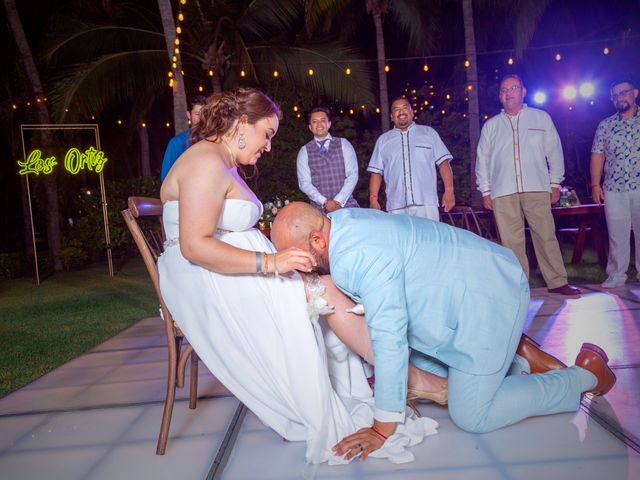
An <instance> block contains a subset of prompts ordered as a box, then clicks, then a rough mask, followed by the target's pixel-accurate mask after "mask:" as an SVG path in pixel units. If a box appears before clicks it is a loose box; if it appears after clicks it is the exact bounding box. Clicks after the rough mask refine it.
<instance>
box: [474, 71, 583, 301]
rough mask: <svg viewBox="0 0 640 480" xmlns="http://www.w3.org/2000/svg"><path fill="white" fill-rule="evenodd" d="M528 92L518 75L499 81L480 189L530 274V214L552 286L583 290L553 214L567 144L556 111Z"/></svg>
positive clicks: (485, 137)
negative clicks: (574, 279) (531, 100)
mask: <svg viewBox="0 0 640 480" xmlns="http://www.w3.org/2000/svg"><path fill="white" fill-rule="evenodd" d="M526 94H527V90H526V88H524V85H523V84H522V80H521V79H520V77H519V76H517V75H507V76H505V77H504V78H503V79H502V81H501V82H500V103H502V106H503V107H504V109H503V110H502V112H501V113H500V114H498V115H496V116H495V117H493V118H490V119H489V120H488V121H487V123H485V125H484V126H483V127H482V132H481V134H480V142H479V143H478V158H477V162H476V182H477V184H478V190H480V192H481V193H482V200H483V205H484V207H485V208H487V209H489V210H493V213H494V216H495V219H496V224H497V226H498V231H499V233H500V238H501V240H502V244H503V245H504V246H505V247H507V248H510V249H511V250H513V252H514V253H515V254H516V257H518V260H519V261H520V264H521V265H522V269H523V270H524V272H525V274H526V275H527V278H528V277H529V262H528V261H527V256H526V254H525V231H524V219H525V218H526V219H527V222H528V224H529V228H530V229H531V238H532V240H533V248H534V249H535V252H536V256H537V258H538V263H539V265H540V271H541V272H542V276H543V277H544V280H545V282H546V284H547V287H548V289H549V292H551V293H558V294H561V295H578V294H580V290H579V289H577V288H575V287H573V286H571V285H568V284H567V271H566V269H565V268H564V263H563V261H562V254H561V252H560V246H559V245H558V239H557V238H556V233H555V224H554V222H553V215H552V214H551V204H552V203H555V202H557V201H558V199H559V198H560V183H561V182H562V180H563V178H564V159H563V156H562V144H561V143H560V137H559V136H558V132H557V131H556V128H555V126H554V125H553V121H552V120H551V117H550V116H549V115H548V114H547V113H546V112H543V111H542V110H538V109H536V108H530V107H527V105H525V104H524V97H525V95H526Z"/></svg>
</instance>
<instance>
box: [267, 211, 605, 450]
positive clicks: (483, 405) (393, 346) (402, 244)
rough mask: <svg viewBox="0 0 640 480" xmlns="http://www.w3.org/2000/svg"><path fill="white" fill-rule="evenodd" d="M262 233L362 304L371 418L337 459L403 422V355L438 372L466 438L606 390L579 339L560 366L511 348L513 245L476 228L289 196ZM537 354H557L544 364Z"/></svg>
mask: <svg viewBox="0 0 640 480" xmlns="http://www.w3.org/2000/svg"><path fill="white" fill-rule="evenodd" d="M271 238H272V240H273V243H274V245H275V246H276V248H277V249H278V250H280V251H281V250H283V249H285V248H289V247H297V248H300V249H302V250H304V251H307V252H309V253H311V254H312V255H313V256H314V258H315V261H316V263H317V267H316V269H317V270H319V271H321V272H323V273H330V274H331V278H332V279H333V281H334V283H335V285H336V286H337V287H338V288H339V289H340V290H342V292H343V293H345V294H346V295H347V296H349V297H351V298H352V299H353V300H354V301H356V302H358V303H361V304H362V305H363V306H364V313H365V321H366V323H367V326H368V331H369V335H370V339H371V349H372V351H373V356H374V360H375V369H376V383H375V411H374V422H373V427H372V428H363V429H361V430H359V431H358V432H356V433H354V434H353V435H350V436H349V437H346V438H345V439H344V440H342V441H341V442H340V443H338V444H337V445H336V447H335V449H334V453H336V454H338V455H343V454H345V453H346V454H347V456H346V457H345V458H346V459H347V460H348V459H350V458H352V457H353V456H354V455H357V454H358V455H362V456H363V457H361V459H362V458H364V456H366V455H367V454H368V453H370V452H372V451H374V450H376V449H378V448H380V446H381V445H382V443H384V441H385V440H386V438H387V437H388V436H389V435H392V434H393V433H394V432H395V428H396V422H402V421H404V417H405V403H406V399H407V390H408V389H407V374H408V363H409V361H410V362H411V363H412V364H413V365H414V366H415V367H417V368H419V369H420V370H425V371H430V372H434V373H437V372H439V371H442V373H446V374H447V375H448V391H449V396H448V401H449V415H450V416H451V419H452V421H453V422H454V423H455V424H456V425H458V426H459V427H460V428H462V429H464V430H466V431H469V432H474V433H482V432H490V431H493V430H496V429H498V428H501V427H504V426H506V425H510V424H513V423H516V422H518V421H520V420H522V419H524V418H527V417H532V416H537V415H547V414H552V413H559V412H570V411H575V410H577V409H578V408H579V407H580V399H581V395H582V393H583V392H591V393H594V394H596V395H604V394H605V393H607V392H608V391H609V390H610V389H611V388H612V387H613V386H614V384H615V381H616V378H615V374H614V373H613V371H612V370H611V369H610V368H609V367H608V365H607V362H608V357H607V355H606V353H605V352H604V351H603V350H602V349H600V348H599V347H597V346H595V345H593V344H589V343H585V344H583V346H582V349H581V350H580V353H579V354H578V357H577V358H576V362H575V366H572V367H568V368H566V366H565V365H564V364H563V363H562V362H560V361H559V360H557V359H554V358H553V357H551V356H549V355H548V354H544V352H541V351H539V350H538V349H537V346H536V345H535V344H532V343H531V342H528V343H530V345H529V346H528V347H527V348H521V347H524V346H523V345H522V343H523V341H522V340H523V337H521V334H522V330H523V328H524V323H525V320H526V317H527V311H528V306H529V285H528V280H527V277H526V276H525V274H524V272H523V270H522V267H521V266H520V263H519V262H518V259H517V258H516V256H515V254H514V253H513V252H512V251H511V250H509V249H507V248H504V247H501V246H499V245H496V244H495V243H492V242H489V241H488V240H485V239H484V238H482V237H479V236H478V235H475V234H473V233H470V232H468V231H466V230H462V229H459V228H454V227H452V226H450V225H446V224H443V223H440V222H436V221H432V220H428V219H425V218H419V217H413V216H409V215H389V214H386V213H383V212H380V211H376V210H373V209H368V208H344V209H340V210H337V211H335V212H333V213H330V214H329V215H328V216H323V215H322V214H321V213H320V212H319V211H318V210H316V209H315V208H313V207H311V206H310V205H308V204H305V203H301V202H293V203H290V204H289V205H287V206H286V207H284V208H283V209H282V210H281V211H280V212H278V216H277V217H276V220H275V222H274V223H273V227H272V229H271ZM347 340H348V339H347ZM345 343H346V342H345ZM533 347H535V348H533ZM516 352H518V354H517V355H516ZM527 352H528V353H527ZM543 355H544V357H545V358H546V359H551V360H555V361H554V362H552V363H550V364H548V365H547V366H546V367H544V366H543V365H541V362H540V358H541V356H543ZM514 361H515V363H516V364H517V366H518V367H519V368H520V369H519V371H516V372H515V373H516V374H513V373H514V371H513V370H512V369H511V367H512V363H513V362H514ZM541 367H542V368H541ZM519 372H525V373H527V372H531V374H530V375H524V374H519ZM536 372H539V373H536ZM416 393H417V394H418V395H417V396H418V397H420V398H426V396H423V395H422V392H416Z"/></svg>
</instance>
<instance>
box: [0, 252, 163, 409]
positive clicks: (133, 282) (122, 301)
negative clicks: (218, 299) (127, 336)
mask: <svg viewBox="0 0 640 480" xmlns="http://www.w3.org/2000/svg"><path fill="white" fill-rule="evenodd" d="M156 315H158V301H157V299H156V296H155V293H154V291H153V286H152V284H151V281H150V280H149V276H148V274H147V271H146V269H145V267H144V264H143V263H142V260H139V259H138V258H137V257H135V259H131V260H128V261H127V262H126V263H125V264H124V265H123V266H121V267H120V269H119V270H118V271H117V272H116V275H115V276H114V277H113V278H111V277H109V273H108V270H107V265H106V262H105V263H100V264H93V265H90V266H88V267H86V268H83V269H81V270H76V271H72V272H61V273H56V274H55V275H53V276H51V277H49V278H47V279H46V280H44V281H43V282H42V283H41V285H40V286H37V285H36V284H35V280H34V279H32V278H20V279H16V280H0V345H2V349H0V365H2V369H1V370H0V397H3V396H5V395H6V394H8V393H10V392H12V391H13V390H16V389H18V388H20V387H21V386H23V385H25V384H27V383H29V382H31V381H33V380H35V379H36V378H38V377H40V376H41V375H44V374H45V373H47V372H49V371H51V370H53V369H54V368H56V367H58V366H59V365H61V364H63V363H65V362H68V361H69V360H71V359H73V358H76V357H77V356H79V355H80V354H81V353H83V352H85V351H87V350H89V349H91V348H92V347H94V346H96V345H98V344H100V343H102V342H104V341H105V340H107V339H109V338H111V337H113V336H114V335H116V334H117V333H119V332H121V331H122V330H124V329H125V328H127V327H129V326H130V325H132V324H133V323H135V322H137V321H138V320H140V319H141V318H144V317H148V316H156Z"/></svg>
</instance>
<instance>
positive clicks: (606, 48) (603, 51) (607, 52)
mask: <svg viewBox="0 0 640 480" xmlns="http://www.w3.org/2000/svg"><path fill="white" fill-rule="evenodd" d="M602 53H604V54H605V55H609V47H604V50H602Z"/></svg>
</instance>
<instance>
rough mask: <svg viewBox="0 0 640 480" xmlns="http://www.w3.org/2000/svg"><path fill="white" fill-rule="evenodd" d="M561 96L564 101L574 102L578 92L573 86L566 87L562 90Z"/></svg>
mask: <svg viewBox="0 0 640 480" xmlns="http://www.w3.org/2000/svg"><path fill="white" fill-rule="evenodd" d="M562 96H563V97H564V99H565V100H574V99H575V98H576V97H577V96H578V91H577V90H576V87H574V86H573V85H567V86H566V87H564V88H563V89H562Z"/></svg>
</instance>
